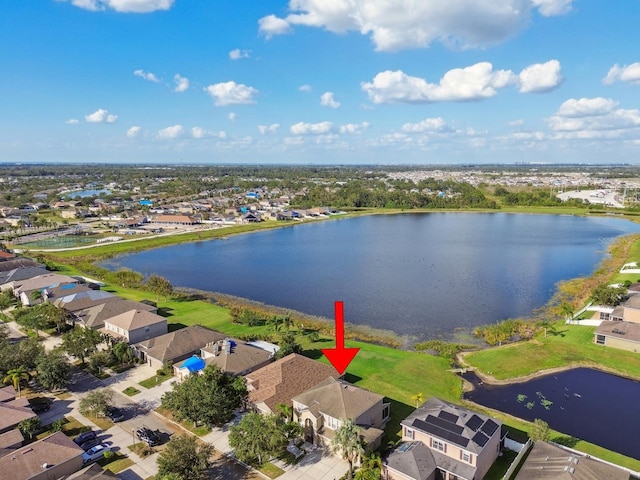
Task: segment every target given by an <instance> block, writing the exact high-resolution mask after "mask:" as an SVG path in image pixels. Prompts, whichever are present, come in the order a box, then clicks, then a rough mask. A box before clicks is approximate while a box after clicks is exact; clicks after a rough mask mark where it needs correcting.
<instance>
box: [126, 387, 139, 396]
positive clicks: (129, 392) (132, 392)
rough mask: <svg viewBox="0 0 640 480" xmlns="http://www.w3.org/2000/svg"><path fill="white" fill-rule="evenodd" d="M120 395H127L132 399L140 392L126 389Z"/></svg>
mask: <svg viewBox="0 0 640 480" xmlns="http://www.w3.org/2000/svg"><path fill="white" fill-rule="evenodd" d="M122 393H124V394H125V395H128V396H129V397H132V396H134V395H137V394H138V393H140V390H138V389H137V388H136V387H127V388H125V389H124V390H123V391H122Z"/></svg>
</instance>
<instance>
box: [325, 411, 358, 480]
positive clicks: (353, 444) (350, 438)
mask: <svg viewBox="0 0 640 480" xmlns="http://www.w3.org/2000/svg"><path fill="white" fill-rule="evenodd" d="M331 449H332V451H333V452H334V453H340V454H341V455H342V458H344V459H345V460H346V461H347V462H349V471H348V476H347V478H348V479H349V480H351V479H352V478H353V462H355V461H356V460H358V458H360V457H362V456H363V455H364V447H363V446H362V440H361V438H360V431H359V430H358V426H357V425H356V424H355V423H354V422H353V420H346V421H345V422H344V423H343V424H342V426H340V427H339V428H338V429H337V430H336V431H335V436H334V437H333V442H331Z"/></svg>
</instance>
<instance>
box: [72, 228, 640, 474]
mask: <svg viewBox="0 0 640 480" xmlns="http://www.w3.org/2000/svg"><path fill="white" fill-rule="evenodd" d="M638 238H639V237H638V236H632V237H623V238H619V239H618V240H617V241H616V242H614V243H612V244H610V245H608V248H609V252H610V257H609V258H606V259H605V260H603V262H602V263H601V265H599V266H598V267H597V268H596V269H595V271H594V272H593V274H592V275H591V276H590V277H588V278H580V279H574V280H571V281H568V282H565V284H563V285H560V286H559V288H558V292H557V293H556V295H555V296H554V298H553V299H552V300H551V301H550V302H549V304H548V305H547V306H546V307H545V311H546V312H547V314H548V315H554V314H555V315H556V317H555V318H558V316H559V315H558V305H559V302H560V301H562V300H563V299H566V298H567V295H569V294H572V293H574V294H575V293H576V292H577V293H581V294H582V296H584V294H585V292H587V290H588V287H589V285H593V284H594V283H601V282H603V281H607V280H609V279H611V278H614V277H615V278H617V275H618V274H617V271H618V269H619V267H620V266H621V265H622V264H623V263H625V262H626V261H629V260H635V259H636V256H637V255H638V253H639V252H640V242H638ZM60 260H62V261H63V262H64V259H60ZM65 263H66V262H65ZM79 266H85V267H86V266H87V264H86V263H82V262H81V263H80V265H79ZM62 268H64V269H65V270H66V271H68V272H69V273H80V270H79V269H78V268H77V267H73V266H71V265H69V264H68V263H67V266H65V267H62ZM84 273H87V274H88V273H91V272H84ZM107 289H108V290H109V291H112V292H114V293H116V294H118V295H122V296H123V297H125V298H131V299H137V300H141V299H144V298H148V294H147V293H146V292H144V291H141V290H139V289H131V288H122V287H118V286H116V285H113V284H110V285H107ZM558 297H560V299H559V298H558ZM578 297H580V295H578ZM160 303H161V306H162V307H163V309H165V310H166V311H167V312H169V313H168V315H169V318H168V320H169V322H170V323H175V322H177V325H178V326H187V325H190V324H196V323H199V324H202V325H205V326H208V327H210V328H213V329H215V330H218V331H221V332H224V333H226V334H228V335H233V336H238V335H247V334H251V335H272V334H273V332H272V331H270V330H269V328H268V327H267V326H262V327H247V326H244V325H239V324H234V323H232V322H231V319H230V315H229V311H228V309H226V308H222V307H220V306H219V305H214V304H212V303H211V302H210V301H209V300H188V301H185V299H184V298H183V299H180V300H171V299H166V300H165V301H164V302H160ZM554 312H555V313H554ZM552 326H553V327H555V328H556V333H557V334H549V335H548V337H547V338H543V337H542V334H538V335H537V336H536V337H535V339H534V340H532V341H529V342H522V343H516V344H510V345H505V346H502V347H496V348H489V349H484V350H481V351H478V352H472V353H470V354H468V355H467V356H466V358H467V360H468V361H469V363H470V364H471V365H473V366H476V367H477V369H478V371H479V372H480V373H481V374H488V375H492V374H491V373H488V372H493V374H494V375H492V376H495V374H496V372H498V371H500V372H501V375H500V377H501V378H497V377H496V379H497V380H499V381H513V379H521V378H523V376H525V375H534V376H535V375H536V374H538V375H539V374H540V373H539V372H540V370H541V369H542V370H546V369H547V368H563V367H564V368H566V367H567V365H571V366H574V365H588V364H589V362H593V360H591V358H595V359H596V361H601V362H603V363H604V364H607V365H609V366H610V367H611V369H612V371H613V372H615V373H617V374H619V375H623V376H627V377H630V378H635V377H636V376H638V375H640V360H639V359H638V358H637V356H636V355H634V354H629V352H622V351H614V350H605V349H602V348H601V347H597V346H595V345H593V343H592V338H593V328H592V327H586V326H581V325H576V326H573V325H572V326H565V325H564V322H557V323H555V324H553V325H552ZM565 329H566V331H564V330H565ZM299 338H300V343H301V345H302V347H303V348H304V350H305V354H307V355H308V356H310V357H312V358H317V359H320V360H322V361H324V359H323V357H322V354H321V352H320V348H319V345H318V343H317V342H313V341H311V340H310V339H309V338H308V337H306V336H301V337H299ZM330 341H332V335H331V334H330V333H324V332H323V334H322V335H321V338H320V342H330ZM347 344H348V346H349V347H360V348H361V352H360V354H359V355H358V356H357V357H356V358H355V360H354V361H353V363H352V364H351V366H350V367H349V371H348V377H349V379H350V380H352V381H353V382H354V383H357V384H358V385H359V386H362V387H364V388H368V389H370V390H372V391H375V392H378V393H381V394H383V395H385V396H387V397H388V398H389V399H390V401H391V402H392V404H393V408H392V421H391V423H390V427H389V429H388V433H387V435H386V436H385V439H386V441H394V440H396V439H397V438H398V437H397V435H398V434H397V433H395V432H394V431H393V430H394V426H397V427H398V428H399V422H400V420H402V418H404V416H405V415H406V414H407V413H408V412H409V411H410V410H411V408H412V407H411V405H412V404H413V402H412V400H411V397H412V396H413V395H415V394H416V391H417V389H418V388H419V389H420V390H421V391H424V393H425V396H427V397H428V396H437V397H439V398H443V399H446V400H449V401H453V402H460V401H461V400H460V399H461V396H462V383H463V382H462V380H461V379H460V378H459V377H457V376H455V375H453V374H451V373H450V372H448V371H447V370H448V368H449V366H450V361H449V359H447V358H443V357H436V356H432V355H427V354H422V353H417V352H414V351H409V350H399V349H397V348H388V347H384V346H380V345H376V342H375V340H373V339H372V341H371V342H361V341H355V340H348V342H347ZM596 353H599V355H600V356H599V357H598V356H597V355H596V356H595V357H594V354H596ZM425 378H428V379H429V382H428V383H424V382H423V381H422V380H423V379H425ZM487 378H488V377H487ZM463 403H466V402H463ZM480 410H486V409H484V408H480ZM491 413H492V414H494V415H497V416H498V417H499V418H502V419H504V420H505V421H506V422H507V425H508V426H509V427H510V429H512V430H513V431H518V430H523V431H528V429H529V428H530V424H529V423H527V422H526V421H522V420H520V419H516V418H514V417H511V416H509V415H506V414H502V413H500V412H494V411H492V412H491ZM554 438H558V439H562V438H564V437H563V435H562V434H561V433H559V432H554V434H553V435H552V439H554ZM575 447H576V448H579V449H580V450H582V451H584V452H586V453H588V454H591V455H594V456H599V457H602V458H605V459H608V460H610V461H613V462H615V463H618V464H620V465H624V466H626V467H628V468H631V469H634V470H640V462H638V461H636V460H632V459H629V458H626V457H623V456H621V455H619V454H616V453H614V452H607V451H606V450H603V449H602V448H601V447H598V446H596V445H592V444H588V443H587V442H583V441H577V443H576V444H575Z"/></svg>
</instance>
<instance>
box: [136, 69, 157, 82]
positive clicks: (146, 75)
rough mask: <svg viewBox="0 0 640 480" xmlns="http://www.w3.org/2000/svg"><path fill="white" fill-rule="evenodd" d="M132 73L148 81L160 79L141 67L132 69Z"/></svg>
mask: <svg viewBox="0 0 640 480" xmlns="http://www.w3.org/2000/svg"><path fill="white" fill-rule="evenodd" d="M133 74H134V75H135V76H136V77H140V78H144V79H145V80H148V81H150V82H156V83H158V82H159V81H160V79H159V78H158V77H156V76H155V74H153V73H151V72H145V71H144V70H142V69H140V68H139V69H138V70H134V72H133Z"/></svg>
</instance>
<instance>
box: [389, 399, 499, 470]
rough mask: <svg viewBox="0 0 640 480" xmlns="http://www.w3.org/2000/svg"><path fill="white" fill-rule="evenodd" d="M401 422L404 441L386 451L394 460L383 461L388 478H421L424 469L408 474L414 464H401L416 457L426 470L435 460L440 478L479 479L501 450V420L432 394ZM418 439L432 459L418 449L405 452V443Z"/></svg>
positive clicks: (414, 459)
mask: <svg viewBox="0 0 640 480" xmlns="http://www.w3.org/2000/svg"><path fill="white" fill-rule="evenodd" d="M401 425H402V440H403V442H404V443H402V444H400V445H399V446H398V447H396V449H395V450H394V452H393V453H392V454H391V455H389V458H390V459H393V463H389V462H388V461H387V463H386V465H385V470H386V472H387V478H388V479H389V480H407V479H409V480H411V479H413V480H424V479H423V478H422V475H424V474H426V473H427V472H422V471H420V472H419V473H420V475H419V476H409V472H410V471H413V468H412V467H411V466H410V465H401V464H400V462H401V461H402V460H403V459H405V460H406V461H408V462H409V463H411V462H415V461H416V458H419V459H420V461H422V462H423V465H426V467H425V468H426V469H427V470H429V471H430V469H431V465H432V463H433V462H435V465H436V467H437V472H436V476H437V475H439V476H440V478H442V479H443V480H450V479H456V480H475V479H480V478H484V476H485V475H486V473H487V472H488V471H489V469H490V468H491V465H493V462H495V460H496V459H497V458H498V454H499V453H500V445H501V441H502V428H501V426H502V422H500V421H499V420H495V419H493V418H490V417H488V416H486V415H481V414H478V413H474V412H472V411H471V410H467V409H466V408H463V407H460V406H458V405H454V404H451V403H447V402H444V401H442V400H439V399H437V398H435V397H432V398H430V399H429V400H427V401H426V402H424V403H423V404H422V405H421V406H420V407H419V408H416V409H415V410H414V411H413V413H411V415H409V416H408V417H407V418H405V419H404V420H403V421H402V422H401ZM418 441H419V442H422V443H423V444H424V445H425V447H427V448H428V449H429V452H430V454H431V456H432V457H433V462H431V460H430V458H431V457H429V456H428V455H426V456H425V455H423V453H421V452H422V450H420V449H419V450H417V451H416V452H414V454H413V455H406V453H408V452H409V450H408V449H409V447H407V446H406V443H407V442H418ZM414 448H415V447H414ZM403 450H404V451H403ZM411 451H413V450H411ZM416 454H417V455H418V457H416ZM414 457H416V458H414ZM426 478H430V477H428V476H427V477H426Z"/></svg>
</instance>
